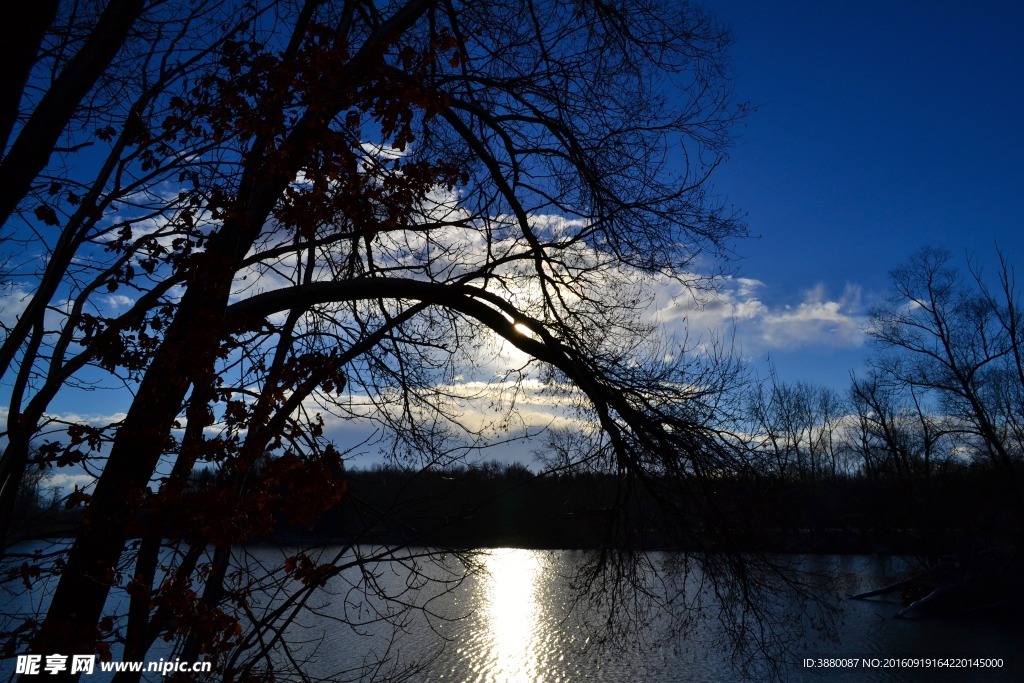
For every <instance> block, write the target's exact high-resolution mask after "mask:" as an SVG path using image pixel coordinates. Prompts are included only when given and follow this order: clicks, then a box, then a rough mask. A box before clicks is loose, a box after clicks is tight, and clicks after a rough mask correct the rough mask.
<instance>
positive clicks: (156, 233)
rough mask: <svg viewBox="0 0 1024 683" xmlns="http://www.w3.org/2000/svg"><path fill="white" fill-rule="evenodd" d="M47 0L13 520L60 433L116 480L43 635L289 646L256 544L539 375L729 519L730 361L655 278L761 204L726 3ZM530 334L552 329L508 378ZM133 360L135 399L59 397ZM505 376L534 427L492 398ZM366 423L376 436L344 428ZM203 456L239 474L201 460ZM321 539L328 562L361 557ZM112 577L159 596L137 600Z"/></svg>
mask: <svg viewBox="0 0 1024 683" xmlns="http://www.w3.org/2000/svg"><path fill="white" fill-rule="evenodd" d="M27 11H29V13H30V14H31V17H30V18H29V21H28V23H27V24H26V25H25V26H21V25H15V24H14V22H9V23H8V25H7V26H6V27H5V28H4V29H3V30H4V31H6V32H7V33H8V34H9V36H8V37H9V38H10V39H9V40H5V41H4V45H5V48H4V49H5V50H6V51H7V52H8V53H9V54H8V55H7V57H8V59H7V60H6V62H5V63H7V64H9V65H10V68H6V67H5V74H6V75H5V80H4V82H3V83H2V84H0V93H2V95H3V98H4V99H3V102H4V104H3V107H2V110H0V116H2V117H3V118H2V120H0V132H2V133H3V136H4V139H5V141H6V142H5V147H4V157H3V160H2V162H0V178H2V182H0V221H2V225H3V240H4V244H5V245H6V248H7V253H6V254H5V256H6V257H7V261H6V273H5V275H6V283H7V285H6V286H7V296H6V301H7V302H8V304H9V309H8V313H7V314H5V316H6V317H5V319H4V324H5V337H4V340H3V345H2V349H0V363H2V372H3V373H4V378H5V387H7V389H6V391H7V393H8V412H7V425H6V441H7V445H6V448H5V450H4V453H3V458H2V466H0V477H2V478H0V482H2V488H0V501H2V509H0V510H2V528H3V532H4V536H5V538H6V537H8V535H9V533H10V531H11V519H12V511H13V509H14V499H15V495H16V492H17V490H18V487H19V482H20V480H21V477H22V476H23V474H24V472H25V471H26V467H27V466H28V465H29V463H30V460H32V461H33V462H35V463H36V464H38V465H41V466H43V467H62V466H64V467H74V468H84V470H85V471H86V472H88V473H91V474H93V475H94V476H95V484H94V485H90V486H88V487H86V488H83V489H81V490H76V491H75V492H74V493H73V494H72V495H70V496H69V498H68V501H67V504H68V506H78V507H81V508H82V514H83V522H82V524H81V526H80V528H79V530H78V532H77V537H76V538H75V539H74V542H73V544H72V545H71V546H70V547H69V548H68V549H67V550H66V552H63V553H61V554H60V555H59V557H58V558H57V561H56V562H50V563H48V564H45V566H42V565H39V566H34V567H33V568H32V571H33V572H35V573H39V572H43V573H47V572H49V573H52V574H54V575H56V576H59V582H58V583H57V588H56V590H55V592H54V594H53V597H52V601H51V602H50V604H49V608H48V612H47V614H46V615H45V618H43V619H41V620H40V621H39V622H26V624H25V625H24V627H23V628H20V629H18V630H16V631H15V632H13V635H12V636H11V639H10V643H11V644H10V645H9V647H11V648H20V647H22V646H23V645H25V646H27V647H30V648H32V649H33V651H36V652H41V653H52V652H76V653H83V652H100V653H101V654H106V655H109V652H110V645H111V643H115V642H120V643H122V644H123V647H124V659H142V658H143V657H144V655H145V653H146V652H147V651H148V650H149V648H150V647H151V646H152V644H153V643H154V642H156V641H157V640H158V639H159V638H167V639H174V638H177V639H179V640H180V643H181V646H180V647H181V649H180V650H179V652H180V653H181V655H182V657H183V658H184V659H189V658H195V657H196V656H198V655H199V654H201V653H205V654H207V655H209V656H220V657H222V658H223V659H222V662H229V663H231V666H233V667H234V668H233V669H230V671H234V672H235V673H239V672H242V673H245V674H247V675H249V674H251V675H255V673H254V672H258V671H259V668H258V666H256V664H255V661H256V660H257V658H256V657H251V658H250V659H246V658H245V657H244V656H243V657H241V659H240V658H239V657H240V656H239V654H238V652H239V650H238V648H239V647H242V645H246V644H248V646H250V647H251V646H252V645H253V642H254V640H253V638H252V637H251V633H252V632H253V631H252V629H256V630H259V629H264V631H261V633H265V632H266V629H268V628H270V626H268V622H260V623H253V624H250V625H249V626H248V627H243V624H242V622H243V621H244V619H243V616H240V615H243V614H244V611H245V607H246V605H247V602H246V601H247V599H248V598H247V594H246V593H245V591H242V590H239V589H237V588H231V589H229V588H228V586H227V583H228V582H227V581H226V577H227V576H228V575H229V571H230V567H231V565H232V562H233V559H232V548H234V547H236V546H237V545H238V544H240V543H243V542H245V541H246V540H249V539H253V538H258V537H260V536H261V535H265V534H267V533H269V532H270V531H272V530H273V529H274V527H275V524H277V523H279V522H280V520H282V519H286V520H289V521H290V522H292V523H300V524H311V523H313V522H314V521H315V520H316V519H317V518H318V517H319V516H320V515H322V514H323V513H324V512H325V511H326V510H327V509H329V508H330V507H331V506H333V505H335V504H336V503H337V502H338V501H339V500H340V499H341V498H342V497H344V496H345V495H347V494H346V480H345V475H344V462H345V459H346V457H347V456H348V455H349V454H351V453H355V452H358V451H359V449H361V448H363V449H366V448H377V449H379V450H380V451H381V452H382V453H385V454H386V455H387V456H388V457H394V458H399V459H400V458H407V459H413V460H416V461H417V462H420V463H422V464H430V463H442V464H447V463H449V462H451V461H453V460H457V459H459V458H461V457H464V456H465V455H466V454H467V453H469V452H471V449H473V448H477V447H479V446H481V445H483V444H485V443H486V442H487V440H488V439H494V438H505V437H504V436H497V437H496V436H495V434H497V433H499V432H501V433H507V432H508V431H514V429H515V427H516V426H517V425H520V426H521V425H522V424H524V423H523V421H522V419H521V418H517V413H516V401H517V398H519V397H521V396H522V395H523V394H524V393H525V392H526V391H528V390H534V389H535V388H536V387H537V386H540V387H542V389H541V391H543V392H546V395H548V396H550V397H554V398H555V399H557V401H558V402H559V405H560V406H562V407H561V410H562V411H563V414H565V415H566V416H568V417H567V420H568V419H569V418H571V420H570V421H572V423H573V424H574V425H575V427H574V430H575V431H574V432H573V434H574V436H572V437H571V438H568V437H565V434H564V433H563V434H562V435H561V436H559V437H558V438H559V443H560V444H561V445H560V447H561V448H562V449H563V451H564V454H565V455H566V457H567V458H568V461H572V462H581V461H586V462H601V463H604V465H603V466H606V467H610V468H611V469H612V470H613V471H616V472H618V473H619V475H620V477H621V479H622V481H623V491H624V493H623V497H624V498H628V496H629V491H630V490H631V487H633V486H650V487H654V486H655V485H657V486H661V485H662V484H661V483H660V482H664V481H666V480H668V479H671V480H672V481H674V482H675V484H676V485H677V486H680V487H685V493H686V494H687V496H688V497H687V498H686V500H687V503H686V505H685V506H680V505H679V500H680V498H679V496H680V495H681V493H680V492H679V491H676V492H675V493H672V494H671V495H669V494H665V495H661V496H660V497H659V498H658V500H660V501H661V502H662V504H663V505H664V506H665V508H664V512H665V514H666V516H669V517H670V516H671V515H670V514H669V513H670V512H671V513H672V514H675V513H676V512H679V511H680V510H684V509H685V510H687V511H689V512H690V513H693V512H694V511H698V510H699V511H701V512H702V513H707V514H706V515H705V516H704V517H703V519H705V520H710V521H708V522H707V523H708V524H713V523H714V521H713V520H714V515H713V513H714V500H713V495H712V493H711V490H710V485H707V484H706V481H707V480H708V479H709V478H713V477H714V476H717V474H719V473H721V472H723V471H733V470H735V469H736V468H739V467H742V463H741V462H740V461H739V460H738V459H737V458H736V457H735V455H734V452H733V451H732V450H731V449H730V448H728V446H727V438H726V437H724V436H723V434H722V433H720V432H719V431H717V430H716V429H714V428H713V425H714V419H715V418H714V416H715V414H716V410H717V405H716V401H717V400H718V397H719V396H720V392H721V390H722V388H723V384H724V382H725V381H726V378H727V368H726V369H723V368H722V367H720V366H718V365H715V363H713V362H712V360H713V359H710V357H709V356H707V355H704V356H701V355H699V354H693V353H688V352H687V351H686V350H685V349H681V348H675V347H672V346H667V345H665V344H664V343H663V342H662V341H661V340H659V338H658V330H657V328H656V327H655V326H654V325H652V324H650V323H648V322H646V319H645V317H644V315H643V312H644V310H645V308H646V307H647V305H648V303H649V301H650V299H651V295H650V291H651V290H650V288H651V286H652V285H653V284H654V283H657V282H667V281H675V282H678V283H680V285H681V286H683V287H685V288H688V289H699V288H700V287H702V286H705V285H706V282H705V281H704V280H703V278H702V277H701V276H698V275H695V272H696V271H697V270H698V268H696V267H695V264H697V263H699V264H700V266H701V268H703V269H705V270H706V269H707V268H709V267H710V264H711V263H713V261H714V259H715V257H717V256H720V255H721V253H722V252H723V251H724V250H726V249H727V248H728V246H729V243H730V241H731V240H732V239H734V238H736V237H738V236H740V235H742V234H743V227H742V225H741V224H740V223H738V222H737V221H736V220H735V219H734V217H733V216H732V215H730V214H729V213H728V212H726V211H723V209H722V208H721V207H719V206H718V205H716V204H715V202H714V201H713V197H712V196H711V195H710V194H709V185H708V178H709V174H710V173H711V171H712V170H713V169H714V167H715V166H716V165H717V164H718V163H719V162H720V161H721V160H722V158H723V156H724V153H725V149H726V147H727V144H728V126H729V124H730V123H731V122H732V121H733V120H734V119H735V118H736V117H737V116H739V115H740V114H742V107H737V106H736V105H735V104H734V103H732V102H731V99H730V93H729V90H728V82H727V80H726V78H725V73H724V66H723V65H724V57H723V49H724V47H725V46H726V43H727V35H726V33H725V32H724V31H723V30H722V28H721V27H720V26H719V25H718V24H717V23H716V22H715V21H714V20H713V19H712V18H711V17H709V16H708V15H706V14H704V13H703V12H702V11H700V10H698V9H696V8H694V7H691V6H689V5H687V4H685V3H680V2H654V3H649V2H633V1H632V0H627V1H626V2H619V3H606V2H602V1H599V0H580V1H578V2H562V1H559V0H499V1H496V2H483V3H480V2H462V1H461V0H394V1H391V0H388V1H386V2H366V1H363V0H344V1H343V0H305V1H300V0H279V1H275V0H252V1H249V2H241V1H236V0H207V1H204V2H191V1H189V2H185V1H184V0H163V1H158V2H151V3H144V2H136V1H128V0H111V1H110V2H108V3H78V2H68V3H58V2H37V3H33V4H32V5H31V6H29V7H28V10H27ZM701 259H703V260H701ZM499 340H503V341H499ZM498 344H504V345H506V346H505V347H504V348H509V349H515V350H516V354H517V355H516V358H520V359H521V360H518V361H516V363H513V364H512V365H511V366H507V367H505V368H503V369H502V371H501V372H499V373H498V374H495V372H494V369H493V368H491V367H488V366H487V359H488V358H489V357H490V356H492V355H493V354H494V351H493V349H494V348H496V346H495V345H498ZM110 387H121V388H122V390H120V391H117V392H105V393H104V394H103V395H104V396H105V397H109V398H108V399H107V400H109V402H110V405H111V409H110V411H109V412H110V414H111V415H112V416H113V417H111V418H110V419H109V420H108V421H106V422H103V423H99V422H97V421H96V420H92V421H88V420H85V421H83V420H75V419H71V418H67V417H62V416H61V415H60V413H59V412H51V411H53V410H54V406H55V405H58V404H55V401H57V400H58V398H61V397H65V396H77V395H79V394H82V393H83V392H91V391H97V390H99V389H107V388H110ZM472 401H476V402H480V403H485V404H490V405H493V406H497V407H498V411H497V412H498V417H497V418H496V420H497V421H498V426H500V427H502V429H490V428H488V427H487V426H482V425H480V424H470V423H468V422H467V421H466V420H464V419H463V417H462V407H463V406H464V405H465V404H466V403H467V402H472ZM517 420H519V421H518V422H517ZM338 423H343V424H356V423H358V424H365V425H368V427H367V428H366V430H365V432H364V433H365V434H368V435H370V436H368V437H367V438H368V439H369V441H365V442H358V443H357V442H353V443H336V442H335V441H333V440H332V438H331V436H332V433H333V432H332V431H331V429H330V427H331V425H335V424H338ZM505 428H507V429H505ZM200 464H213V465H215V466H216V468H217V470H218V473H219V474H218V477H216V478H215V479H209V478H208V479H207V480H205V481H203V482H201V483H200V484H195V483H194V482H193V483H191V484H190V476H191V474H192V472H193V469H194V468H195V467H196V466H197V465H200ZM656 482H657V483H656ZM702 482H704V483H702ZM623 509H626V507H625V506H624V507H623ZM680 519H681V518H680ZM677 521H678V520H677ZM674 523H677V522H674ZM678 526H680V528H681V530H682V532H683V533H688V532H689V531H694V533H695V529H696V527H690V526H688V525H687V524H685V523H684V524H679V525H678ZM704 531H706V528H705V529H704ZM131 539H140V540H139V542H138V543H137V544H132V547H131V549H130V552H126V548H127V547H128V545H129V544H128V542H129V540H131ZM164 539H171V540H172V541H173V543H172V553H171V555H170V559H167V556H166V555H164V554H161V553H164V552H165V550H163V549H162V545H163V544H164ZM209 547H212V548H213V551H212V554H209V555H208V550H207V549H208V548H209ZM292 560H293V561H291V562H288V563H285V565H284V566H282V567H281V568H280V569H281V571H282V572H283V573H284V574H286V575H288V576H291V577H293V578H296V579H298V580H299V581H300V582H301V583H302V584H303V586H304V587H309V588H311V589H312V588H315V587H316V586H317V585H318V584H322V582H323V581H325V580H326V578H327V577H328V576H330V575H331V573H332V572H336V571H339V568H338V567H336V566H331V565H324V566H312V565H310V564H309V562H308V560H302V559H301V558H300V559H295V558H292ZM161 565H163V566H162V568H161ZM112 588H117V589H124V590H126V591H127V593H128V595H129V596H130V605H129V606H128V608H127V614H126V615H124V616H125V618H124V619H123V620H111V619H110V618H109V617H105V615H104V604H105V603H106V601H107V598H108V595H109V593H110V591H111V590H112ZM246 628H250V631H246ZM256 640H258V642H260V643H264V642H265V641H263V640H259V639H256ZM231 653H234V654H233V655H232V654H231ZM254 667H256V668H254ZM228 675H230V674H225V676H228Z"/></svg>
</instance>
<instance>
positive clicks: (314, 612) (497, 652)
mask: <svg viewBox="0 0 1024 683" xmlns="http://www.w3.org/2000/svg"><path fill="white" fill-rule="evenodd" d="M294 552H295V550H294V549H288V548H279V547H274V546H264V547H255V548H249V549H247V550H246V551H245V554H246V555H247V557H248V559H249V560H251V561H252V563H253V564H254V565H256V564H261V565H263V566H266V567H274V566H278V565H279V564H280V563H282V562H283V561H284V558H286V557H287V556H288V555H290V554H293V553H294ZM325 552H326V553H327V554H330V553H331V552H334V550H332V549H327V550H326V551H325ZM357 552H358V553H360V554H361V555H362V556H363V558H364V560H365V561H363V562H360V563H359V564H358V565H356V566H353V567H352V568H351V569H350V570H347V571H346V572H344V573H342V574H341V575H340V576H337V577H335V578H333V579H331V581H330V582H328V584H327V585H326V586H325V588H324V589H323V590H322V591H319V592H317V593H316V594H315V595H314V596H313V597H312V598H311V599H310V600H309V602H308V604H307V608H308V609H306V610H304V611H303V612H302V613H301V614H298V615H297V616H296V618H295V620H294V621H293V622H292V625H291V626H290V627H289V629H288V636H289V639H290V640H291V641H292V646H291V648H290V649H289V651H288V652H287V654H286V653H285V652H284V651H283V650H282V649H280V648H278V649H277V650H276V651H275V654H274V659H275V660H276V661H277V662H278V663H282V662H284V661H285V659H286V658H287V657H291V658H293V659H294V660H295V661H297V662H301V664H302V667H303V669H304V670H305V671H306V672H307V673H308V674H310V675H311V676H313V677H319V678H322V679H326V680H351V679H356V678H359V677H363V678H364V679H365V680H375V679H376V680H382V679H386V678H388V677H390V676H394V675H396V674H401V675H406V676H408V678H409V680H415V681H476V682H480V683H485V682H488V683H489V682H494V683H517V682H524V683H525V682H530V683H534V682H547V683H556V682H561V681H598V682H600V681H608V682H612V681H645V682H650V683H658V682H661V681H735V680H739V678H740V674H739V671H738V670H737V668H736V666H735V664H736V660H734V659H733V657H732V654H731V652H730V650H729V648H728V647H726V644H727V643H728V641H727V639H723V634H722V632H721V630H720V629H719V628H718V627H719V626H720V625H721V622H720V620H719V619H718V610H717V607H716V604H715V602H714V600H706V601H705V602H704V611H703V612H702V614H703V617H704V618H703V619H701V620H699V621H696V622H691V623H688V624H683V626H684V628H683V629H682V630H680V623H678V622H677V621H676V620H674V619H671V618H669V617H667V616H666V615H663V614H661V615H659V614H658V613H657V612H656V611H652V612H648V611H645V609H644V608H645V607H648V606H650V605H649V604H648V603H647V602H645V601H644V600H643V599H640V600H639V601H634V602H630V603H628V604H611V603H609V602H608V601H605V602H604V604H597V605H594V604H590V603H577V602H575V601H574V598H575V596H577V595H578V590H577V589H578V588H579V586H578V585H577V586H573V585H571V579H572V577H573V576H575V575H576V573H577V570H578V568H579V567H580V566H581V565H582V564H583V563H585V562H587V561H588V560H591V559H593V557H594V556H593V555H592V554H590V553H587V552H582V551H538V550H522V549H512V548H505V549H496V550H491V551H488V552H487V553H486V554H485V555H482V556H481V558H480V559H481V563H482V569H483V571H482V572H480V573H478V574H473V575H470V576H469V577H467V578H465V579H463V578H462V572H461V565H460V564H459V563H458V562H457V561H456V559H455V558H454V557H452V556H442V557H437V558H433V559H430V560H425V559H417V560H414V559H412V558H410V559H408V560H406V561H403V562H399V563H396V562H393V561H392V562H379V563H377V562H374V561H373V559H374V554H375V552H377V550H376V549H370V548H360V549H357ZM350 555H351V553H349V555H346V554H344V553H342V554H341V557H342V558H343V559H353V558H352V557H351V556H350ZM643 559H644V560H646V561H648V562H649V567H650V568H658V569H659V571H660V575H659V576H656V575H655V574H653V573H649V572H647V573H645V572H641V573H640V574H638V575H637V576H636V577H634V578H635V580H637V581H639V582H640V583H641V584H644V586H645V588H646V591H647V597H649V598H650V599H651V601H652V602H653V603H655V604H656V603H659V602H662V601H663V600H664V599H665V598H666V597H675V598H680V596H681V595H685V596H686V597H685V599H679V600H677V601H676V602H673V603H670V604H671V605H672V609H674V610H683V609H684V607H685V606H686V605H687V604H692V603H690V602H688V601H690V600H693V599H694V597H695V596H700V595H702V594H703V595H704V596H705V598H706V597H707V596H708V595H712V596H713V591H711V590H710V587H711V584H710V583H709V582H707V581H705V580H704V579H705V578H706V577H705V576H704V575H703V574H702V573H701V572H700V571H699V570H696V571H691V572H690V573H689V574H686V575H685V576H684V575H683V573H681V572H680V571H678V567H674V565H673V562H674V561H675V560H676V559H677V558H675V556H672V555H669V554H660V553H652V554H650V555H648V556H644V558H643ZM786 562H787V563H789V564H790V565H791V566H792V567H793V568H795V569H798V570H800V571H803V572H805V573H806V576H808V577H816V580H817V581H819V582H821V584H822V586H823V587H824V588H825V589H826V590H827V592H829V593H831V594H832V595H835V596H837V597H842V596H845V595H848V594H851V593H855V592H858V591H861V590H866V589H868V588H873V587H877V586H879V585H883V584H884V583H886V582H888V581H890V580H891V579H892V577H893V576H894V575H896V574H898V573H899V572H900V571H902V570H903V569H904V568H905V566H904V565H903V564H902V563H901V562H900V561H899V560H897V559H892V558H874V557H850V556H815V557H791V558H786ZM666 577H667V578H668V580H667V581H665V580H664V579H665V578H666ZM673 577H676V578H678V581H674V580H673ZM679 577H682V578H679ZM292 587H293V588H294V587H295V586H294V585H293V586H292ZM368 587H369V589H370V590H367V588H368ZM589 587H590V588H591V589H592V593H594V594H596V595H599V596H602V595H603V596H605V597H607V598H611V597H616V598H622V597H629V596H628V595H627V594H612V593H607V594H606V593H605V592H604V586H603V585H602V586H598V585H590V586H589ZM681 588H685V590H686V592H685V594H681V593H677V591H679V589H681ZM381 595H383V596H386V597H387V598H388V599H386V600H382V599H381V598H380V596H381ZM634 597H636V596H634ZM642 597H643V595H642V594H641V598H642ZM29 598H31V600H33V601H35V603H36V604H37V605H38V604H39V601H40V600H43V601H45V597H41V596H39V595H36V596H21V598H18V599H19V600H27V599H29ZM13 599H14V598H11V597H10V596H8V597H7V600H8V601H9V602H10V601H11V600H13ZM282 599H283V594H273V595H269V596H268V597H267V598H266V599H265V601H264V602H263V604H262V606H261V605H256V612H257V613H259V610H260V608H261V607H262V608H264V609H273V608H275V607H277V606H279V605H280V604H281V601H282ZM113 601H114V602H116V601H117V598H116V596H115V598H114V600H113ZM11 606H12V605H8V607H11ZM840 606H841V614H840V620H839V622H838V630H837V635H838V641H835V642H830V641H825V640H821V639H819V638H818V637H817V636H816V635H815V634H814V632H813V631H812V630H811V629H810V628H806V625H807V624H808V623H809V621H810V619H809V618H808V615H805V616H804V617H803V618H802V620H800V619H798V620H797V622H796V623H798V624H800V623H802V624H804V625H805V628H804V629H802V630H800V629H798V630H797V631H796V632H795V633H794V634H793V635H795V637H796V639H795V640H794V641H793V642H791V643H790V649H789V652H788V653H786V654H784V655H783V656H782V658H781V659H780V660H778V662H777V663H778V664H780V672H781V674H782V675H783V676H785V677H786V678H787V679H788V680H797V681H833V680H841V681H862V680H875V681H890V680H896V681H931V680H963V681H970V680H985V681H989V680H993V681H1019V680H1024V629H1022V628H1021V625H1020V620H1019V619H1010V620H1006V621H993V620H990V619H984V620H983V619H977V620H974V621H963V620H938V619H921V618H913V619H895V618H894V617H895V614H896V612H897V611H898V610H899V607H900V606H899V605H898V604H897V603H896V602H893V601H889V600H884V599H880V600H872V601H849V600H844V601H842V602H841V603H840ZM406 607H415V608H416V609H405V608H406ZM772 609H774V610H777V611H778V612H779V613H780V614H781V615H782V616H787V614H785V613H786V612H787V611H790V610H795V609H796V605H791V604H789V603H786V602H783V603H781V604H780V605H777V606H775V607H773V608H772ZM5 611H6V610H5ZM626 615H628V616H630V617H631V618H639V619H641V620H644V619H645V618H646V619H647V620H648V622H649V623H647V627H648V628H647V629H646V630H644V631H642V632H635V635H633V636H631V637H626V638H620V639H619V640H614V639H613V640H611V641H609V643H602V642H599V641H600V637H601V636H602V635H607V634H608V629H606V628H604V627H605V626H608V625H611V626H612V627H614V628H612V629H611V631H612V632H613V633H617V634H619V635H621V634H623V633H631V632H632V631H630V630H629V629H628V628H625V629H624V628H620V627H622V626H624V625H623V624H622V623H618V622H619V621H621V620H622V619H623V618H624V617H625V616H626ZM809 616H810V617H813V616H814V612H813V610H812V611H811V613H810V615H809ZM641 633H642V634H646V635H640V634H641ZM161 654H165V653H154V654H153V658H154V659H155V658H156V657H157V656H160V655H161ZM954 656H970V657H991V658H1002V659H1003V660H1004V667H1003V668H1001V669H985V670H977V669H975V670H945V671H938V670H936V669H929V670H921V669H918V670H909V669H868V668H865V667H863V666H858V667H856V668H844V669H829V670H821V669H807V668H804V666H803V664H802V661H803V659H804V658H811V659H819V658H827V659H840V658H845V659H857V660H862V659H863V658H876V657H877V658H886V657H954ZM10 671H11V667H10V662H9V661H8V662H3V663H2V665H0V680H4V679H6V678H7V676H8V675H9V673H10ZM763 675H764V670H763V669H762V670H761V672H760V673H755V674H752V675H751V676H752V678H751V680H759V679H760V678H761V677H762V676H763ZM89 680H102V679H101V677H100V676H93V677H91V678H90V679H89Z"/></svg>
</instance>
